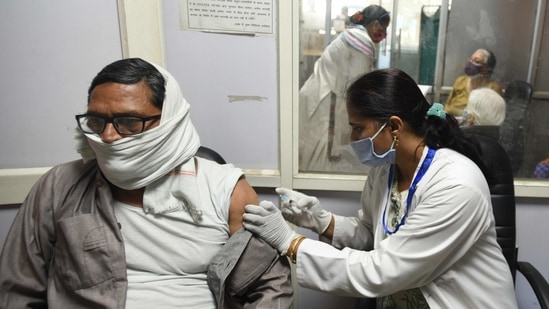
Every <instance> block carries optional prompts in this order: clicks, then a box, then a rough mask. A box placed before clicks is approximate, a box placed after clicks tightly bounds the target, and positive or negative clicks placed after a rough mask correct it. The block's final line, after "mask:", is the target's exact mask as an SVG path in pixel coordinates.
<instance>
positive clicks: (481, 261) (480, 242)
mask: <svg viewBox="0 0 549 309" xmlns="http://www.w3.org/2000/svg"><path fill="white" fill-rule="evenodd" d="M347 111H348V113H349V124H350V125H351V127H352V133H351V135H350V139H351V141H352V143H351V145H352V147H353V149H354V150H355V153H356V155H357V157H358V158H359V159H360V161H361V162H362V163H364V164H366V165H369V166H371V167H372V168H371V170H370V173H369V174H368V177H367V179H366V182H365V184H364V189H363V192H362V197H361V204H362V207H361V209H360V211H359V213H358V215H357V216H356V217H343V216H339V215H336V214H333V213H331V212H329V211H326V210H324V209H322V208H321V205H320V202H319V200H318V199H317V198H316V197H314V196H307V195H305V194H303V193H301V192H297V191H293V190H290V189H288V188H277V189H276V191H277V193H278V194H280V195H281V200H282V201H283V202H282V204H281V210H279V209H278V208H277V207H276V206H275V205H274V204H273V203H272V202H270V201H262V202H261V203H260V205H259V206H260V207H257V206H256V205H248V206H246V208H245V210H246V213H245V214H244V227H245V228H246V229H248V230H250V231H252V232H253V233H256V234H257V235H259V236H260V237H261V238H263V239H264V240H265V241H266V242H267V243H269V244H271V245H272V246H273V247H275V248H277V249H278V251H279V252H280V253H281V254H282V255H287V256H288V257H289V258H290V259H291V260H292V262H293V263H295V269H296V277H295V278H296V279H297V282H298V283H299V285H300V286H303V287H306V288H311V289H315V290H320V291H325V292H330V293H334V294H338V295H345V296H353V297H369V298H377V303H378V306H377V308H517V302H516V299H515V293H514V285H513V278H512V275H511V272H510V270H509V266H508V265H507V262H506V260H505V258H504V256H503V253H502V251H501V247H500V246H499V244H498V242H497V240H496V230H495V221H494V215H493V212H492V204H491V196H490V190H489V188H488V183H487V180H486V179H487V177H488V176H489V175H486V174H487V173H488V172H487V168H486V165H485V164H484V161H483V158H482V156H481V155H480V150H479V148H477V146H478V144H476V143H475V142H474V141H473V140H472V139H470V138H468V137H466V136H465V134H464V133H463V132H462V131H461V130H460V128H459V126H458V123H457V121H456V120H455V119H454V118H453V117H451V116H449V115H447V114H446V113H445V112H444V110H443V106H442V104H440V103H434V104H433V105H432V106H431V105H429V103H428V102H427V100H426V99H425V97H424V96H423V94H422V93H421V91H420V89H419V87H418V86H417V84H416V83H415V82H414V80H413V79H412V78H411V77H410V76H408V75H407V74H406V73H404V72H402V71H400V70H398V69H385V70H376V71H373V72H371V73H368V74H365V75H363V76H362V77H360V78H359V79H358V80H356V81H355V82H354V83H352V84H351V86H350V87H349V88H348V90H347ZM284 219H286V220H288V221H289V222H291V223H293V224H296V225H297V226H300V227H304V228H308V229H311V230H312V231H313V232H316V233H318V234H319V235H320V236H321V237H320V239H321V241H316V240H313V239H307V238H305V237H304V236H301V235H299V234H297V233H296V232H295V231H294V230H293V229H292V228H291V227H290V226H289V225H288V224H287V223H286V221H285V220H284Z"/></svg>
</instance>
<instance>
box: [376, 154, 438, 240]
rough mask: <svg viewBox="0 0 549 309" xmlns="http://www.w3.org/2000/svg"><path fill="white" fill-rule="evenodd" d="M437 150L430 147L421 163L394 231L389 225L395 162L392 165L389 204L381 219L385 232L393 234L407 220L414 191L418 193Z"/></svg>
mask: <svg viewBox="0 0 549 309" xmlns="http://www.w3.org/2000/svg"><path fill="white" fill-rule="evenodd" d="M435 152H436V150H434V149H430V148H429V150H428V151H427V156H425V159H424V160H423V163H422V164H421V167H420V169H419V171H418V172H417V175H416V177H415V178H414V180H413V181H412V185H410V188H409V189H408V196H407V197H406V210H405V212H404V215H403V216H402V219H401V220H400V223H399V224H397V226H396V227H395V230H394V231H392V232H391V231H390V230H389V228H388V227H387V217H386V214H387V206H388V205H389V203H391V187H392V185H393V174H394V173H393V170H394V164H393V165H391V168H390V169H389V183H388V191H389V193H388V195H387V204H385V209H384V210H383V217H382V219H381V223H382V224H383V229H384V230H385V233H387V235H392V234H394V233H396V232H397V231H398V229H399V228H400V226H402V225H404V222H405V221H406V217H407V216H408V211H409V210H410V205H411V204H412V198H413V197H414V193H416V189H417V184H418V183H419V181H420V180H421V178H423V175H425V172H427V169H428V168H429V166H431V162H433V157H434V156H435Z"/></svg>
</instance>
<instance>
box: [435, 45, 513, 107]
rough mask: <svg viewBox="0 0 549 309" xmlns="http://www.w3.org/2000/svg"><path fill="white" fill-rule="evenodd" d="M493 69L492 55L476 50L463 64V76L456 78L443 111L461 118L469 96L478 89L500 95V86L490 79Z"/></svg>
mask: <svg viewBox="0 0 549 309" xmlns="http://www.w3.org/2000/svg"><path fill="white" fill-rule="evenodd" d="M495 67H496V56H495V55H494V53H493V52H491V51H489V50H487V49H484V48H480V49H477V50H476V51H475V52H474V53H473V54H472V55H471V58H469V60H467V63H466V64H465V68H464V72H465V75H462V76H460V77H458V78H457V79H456V81H455V82H454V85H453V87H452V91H451V92H450V95H449V96H448V99H447V100H446V104H445V105H444V111H445V112H446V113H448V114H450V115H452V116H454V117H458V116H461V115H462V114H463V110H464V109H465V107H466V106H467V101H468V99H469V94H470V93H471V92H472V91H473V90H475V89H478V88H483V87H485V88H490V89H493V90H495V91H496V92H497V93H498V94H500V95H502V94H503V91H502V89H501V86H500V84H499V83H498V82H497V81H495V80H493V79H492V73H493V72H494V68H495Z"/></svg>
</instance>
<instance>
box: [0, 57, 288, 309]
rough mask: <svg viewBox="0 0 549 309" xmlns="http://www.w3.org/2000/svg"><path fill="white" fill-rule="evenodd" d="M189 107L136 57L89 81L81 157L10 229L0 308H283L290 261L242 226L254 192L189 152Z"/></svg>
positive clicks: (2, 260)
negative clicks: (221, 256) (243, 261)
mask: <svg viewBox="0 0 549 309" xmlns="http://www.w3.org/2000/svg"><path fill="white" fill-rule="evenodd" d="M189 108H190V107H189V104H188V103H187V101H186V100H185V98H184V97H183V94H182V93H181V90H180V88H179V85H178V84H177V82H176V81H175V79H174V78H173V76H172V75H171V74H169V73H168V72H167V71H166V70H165V69H163V68H162V67H160V66H157V65H154V64H151V63H149V62H147V61H144V60H142V59H139V58H130V59H123V60H119V61H115V62H113V63H111V64H109V65H107V66H106V67H105V68H103V69H102V70H101V71H100V72H99V73H98V74H97V75H96V77H95V78H94V79H93V81H92V83H91V86H90V87H89V90H88V105H87V112H86V113H85V114H81V115H77V116H76V120H77V125H78V128H79V130H78V131H77V136H76V138H77V150H78V151H79V152H80V154H81V155H82V160H77V161H73V162H68V163H65V164H61V165H58V166H55V167H53V168H52V169H50V170H49V171H48V172H47V173H46V174H45V175H43V176H42V177H41V178H40V179H39V180H38V182H37V183H36V184H35V185H34V187H33V188H32V189H31V191H30V193H29V194H28V196H27V198H26V199H25V201H24V202H23V204H22V205H21V207H20V209H19V212H18V214H17V216H16V218H15V220H14V222H13V224H12V226H11V228H10V231H9V233H8V236H7V238H6V241H5V244H4V248H3V250H2V254H1V256H0V274H1V275H0V308H30V307H33V308H38V307H40V308H46V307H50V308H176V307H177V308H193V309H194V308H217V307H219V308H225V305H227V306H229V307H230V308H242V307H244V306H248V305H249V306H252V307H253V306H256V307H259V308H289V306H290V305H291V303H292V301H293V289H292V286H291V281H290V267H289V262H288V261H287V259H286V258H280V256H279V255H278V253H277V252H276V250H275V249H274V248H272V247H270V246H268V245H267V244H266V243H264V242H263V241H261V240H259V239H258V238H255V237H251V233H249V232H247V231H245V230H244V229H243V228H241V227H242V214H243V213H244V206H245V205H246V204H250V203H257V202H258V199H257V195H256V193H255V191H254V190H253V189H252V187H251V186H250V185H249V184H248V183H247V181H246V179H245V177H244V174H243V172H242V170H240V169H238V168H236V167H234V166H233V165H231V164H226V165H220V164H217V163H216V162H214V161H210V160H207V159H202V158H200V157H197V156H195V153H196V152H197V150H198V149H199V147H200V140H199V136H198V133H197V132H196V130H195V128H194V126H193V124H192V123H191V119H190V116H189ZM235 242H240V243H242V244H243V245H242V246H240V247H238V246H235V245H234V243H235ZM228 244H231V245H230V248H227V246H229V245H228ZM235 247H238V249H234V248H235ZM231 248H233V249H234V250H231ZM226 250H228V251H229V252H230V253H231V254H227V253H226V252H225V256H229V257H230V259H226V260H224V261H223V262H222V263H221V262H217V263H215V265H212V261H218V260H220V259H221V260H223V258H219V257H218V256H219V255H220V254H221V253H224V251H226ZM239 258H240V259H247V260H251V261H252V262H253V263H250V264H248V263H244V264H245V265H243V266H240V265H239V263H241V260H239ZM220 265H226V266H225V267H221V266H220ZM232 267H234V268H232ZM211 268H213V269H211ZM232 269H234V270H235V271H232ZM236 270H238V271H236ZM222 272H224V274H221V273H222ZM227 277H230V279H227ZM233 280H234V281H233ZM231 288H233V289H231ZM210 289H212V290H210Z"/></svg>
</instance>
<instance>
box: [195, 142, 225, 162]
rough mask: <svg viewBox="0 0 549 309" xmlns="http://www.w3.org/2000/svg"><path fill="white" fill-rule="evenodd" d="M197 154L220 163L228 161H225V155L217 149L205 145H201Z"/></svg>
mask: <svg viewBox="0 0 549 309" xmlns="http://www.w3.org/2000/svg"><path fill="white" fill-rule="evenodd" d="M196 156H197V157H201V158H204V159H208V160H212V161H215V162H217V163H219V164H226V163H227V162H225V159H223V157H222V156H221V155H220V154H219V153H218V152H217V151H215V150H213V149H211V148H208V147H205V146H200V147H199V148H198V150H197V151H196Z"/></svg>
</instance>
